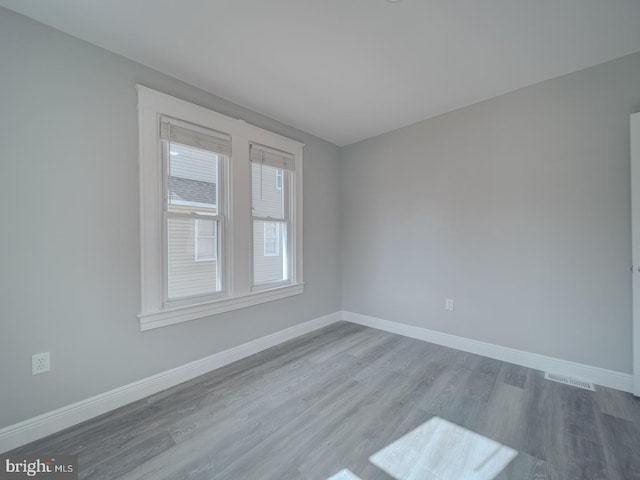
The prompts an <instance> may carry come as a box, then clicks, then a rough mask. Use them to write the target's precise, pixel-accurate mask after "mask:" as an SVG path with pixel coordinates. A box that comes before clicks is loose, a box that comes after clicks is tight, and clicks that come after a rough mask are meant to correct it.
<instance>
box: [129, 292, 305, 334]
mask: <svg viewBox="0 0 640 480" xmlns="http://www.w3.org/2000/svg"><path fill="white" fill-rule="evenodd" d="M303 292H304V284H303V283H300V284H296V285H287V286H286V287H277V288H271V289H269V290H261V291H259V292H252V293H248V294H246V295H243V296H241V297H233V298H225V299H222V300H216V301H213V302H207V303H199V304H196V305H189V306H185V307H174V308H165V309H163V310H160V311H157V312H150V313H141V314H139V315H138V318H139V319H140V330H142V331H144V330H151V329H154V328H160V327H166V326H168V325H174V324H176V323H182V322H188V321H189V320H195V319H198V318H203V317H208V316H211V315H217V314H218V313H223V312H229V311H231V310H237V309H240V308H245V307H250V306H252V305H258V304H260V303H265V302H271V301H273V300H279V299H281V298H286V297H291V296H293V295H300V294H301V293H303Z"/></svg>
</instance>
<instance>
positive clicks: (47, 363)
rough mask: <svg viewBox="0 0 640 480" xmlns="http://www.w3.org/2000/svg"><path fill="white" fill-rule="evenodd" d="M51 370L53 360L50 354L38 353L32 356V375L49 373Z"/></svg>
mask: <svg viewBox="0 0 640 480" xmlns="http://www.w3.org/2000/svg"><path fill="white" fill-rule="evenodd" d="M49 370H51V358H50V357H49V352H45V353H36V354H35V355H32V356H31V375H38V374H39V373H44V372H48V371H49Z"/></svg>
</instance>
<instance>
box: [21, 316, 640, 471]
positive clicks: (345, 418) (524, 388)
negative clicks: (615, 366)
mask: <svg viewBox="0 0 640 480" xmlns="http://www.w3.org/2000/svg"><path fill="white" fill-rule="evenodd" d="M436 417H440V418H441V419H443V420H445V421H447V422H450V424H453V425H456V426H457V427H462V428H463V429H466V430H468V431H470V432H473V433H474V434H478V435H480V436H481V437H480V438H482V437H484V438H485V439H490V440H492V441H495V442H498V443H500V444H502V445H505V446H507V447H511V448H513V449H515V450H517V451H518V455H517V456H516V457H515V458H514V459H513V460H512V461H511V462H510V463H509V464H508V465H507V466H506V467H505V468H504V470H503V471H502V472H501V473H500V474H499V475H498V476H497V478H496V480H534V479H536V480H572V479H576V480H578V479H580V480H592V479H600V480H634V479H636V480H640V455H639V454H638V451H640V400H638V399H636V398H635V397H633V396H631V395H629V394H625V393H622V392H617V391H614V390H611V389H605V388H602V387H597V390H596V392H590V391H585V390H580V389H577V388H574V387H570V386H566V385H561V384H558V383H555V382H550V381H547V380H545V379H544V375H543V373H542V372H539V371H535V370H531V369H527V368H525V367H520V366H517V365H512V364H507V363H503V362H499V361H497V360H493V359H489V358H484V357H481V356H478V355H472V354H469V353H464V352H460V351H456V350H453V349H450V348H446V347H442V346H437V345H432V344H429V343H426V342H420V341H418V340H415V339H411V338H407V337H402V336H398V335H393V334H390V333H387V332H382V331H380V330H374V329H370V328H366V327H362V326H360V325H354V324H349V323H345V322H339V323H337V324H334V325H330V326H329V327H326V328H323V329H321V330H319V331H316V332H312V333H310V334H307V335H304V336H301V337H299V338H296V339H294V340H292V341H290V342H285V343H283V344H281V345H278V346H276V347H273V348H270V349H268V350H265V351H263V352H260V353H259V354H256V355H253V356H251V357H247V358H245V359H242V360H240V361H238V362H234V363H232V364H230V365H227V366H225V367H222V368H220V369H218V370H215V371H213V372H210V373H208V374H206V375H203V376H201V377H198V378H195V379H192V380H190V381H188V382H185V383H184V384H181V385H178V386H175V387H173V388H170V389H167V390H165V391H163V392H160V393H158V394H155V395H152V396H150V397H148V398H147V399H144V400H141V401H138V402H135V403H132V404H131V405H128V406H125V407H123V408H120V409H117V410H114V411H113V412H109V413H107V414H105V415H102V416H100V417H97V418H95V419H92V420H90V421H88V422H84V423H82V424H80V425H77V426H75V427H72V428H70V429H66V430H65V431H62V432H59V433H58V434H55V435H52V436H49V437H47V438H44V439H42V440H38V441H36V442H33V443H31V444H29V445H25V446H23V447H20V448H18V449H16V450H15V451H14V452H9V453H10V454H21V455H24V454H28V453H33V454H42V453H56V454H64V453H71V454H78V456H79V464H80V475H79V477H80V478H81V479H92V480H94V479H105V480H106V479H109V480H141V479H149V480H151V479H153V480H169V479H176V480H183V479H192V480H211V479H215V480H254V479H274V480H276V479H277V480H294V479H295V480H326V479H327V478H330V477H331V476H333V475H335V474H337V473H338V472H340V471H345V472H346V471H349V472H351V474H350V475H352V476H356V477H357V478H360V479H362V480H394V479H393V477H391V476H389V474H387V473H385V472H384V471H382V470H381V469H380V468H378V467H376V466H375V465H374V464H372V462H371V461H370V457H372V456H373V455H375V454H376V453H377V452H380V451H381V450H383V449H384V448H385V447H387V446H388V445H390V444H392V443H393V442H395V441H396V440H398V439H400V438H402V437H404V436H405V435H407V434H409V433H410V432H412V431H414V430H416V429H419V428H420V427H421V426H422V425H425V423H427V422H430V421H432V420H433V419H435V418H436ZM475 437H477V435H475ZM451 441H453V440H451ZM345 475H346V474H345ZM345 478H346V476H345ZM395 480H397V479H395ZM453 480H460V479H457V478H456V479H453Z"/></svg>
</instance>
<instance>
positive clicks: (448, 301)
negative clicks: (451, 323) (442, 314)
mask: <svg viewBox="0 0 640 480" xmlns="http://www.w3.org/2000/svg"><path fill="white" fill-rule="evenodd" d="M444 309H445V310H446V311H448V312H453V298H445V299H444Z"/></svg>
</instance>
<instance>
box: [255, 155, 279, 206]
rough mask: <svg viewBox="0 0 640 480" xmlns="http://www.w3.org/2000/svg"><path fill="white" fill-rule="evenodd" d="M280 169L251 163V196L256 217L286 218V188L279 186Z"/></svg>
mask: <svg viewBox="0 0 640 480" xmlns="http://www.w3.org/2000/svg"><path fill="white" fill-rule="evenodd" d="M277 171H278V169H277V168H274V167H271V166H269V165H262V164H259V163H252V164H251V196H252V206H253V216H254V217H273V218H284V195H283V192H284V189H282V188H280V189H279V188H277V185H276V179H277V175H276V173H277Z"/></svg>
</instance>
